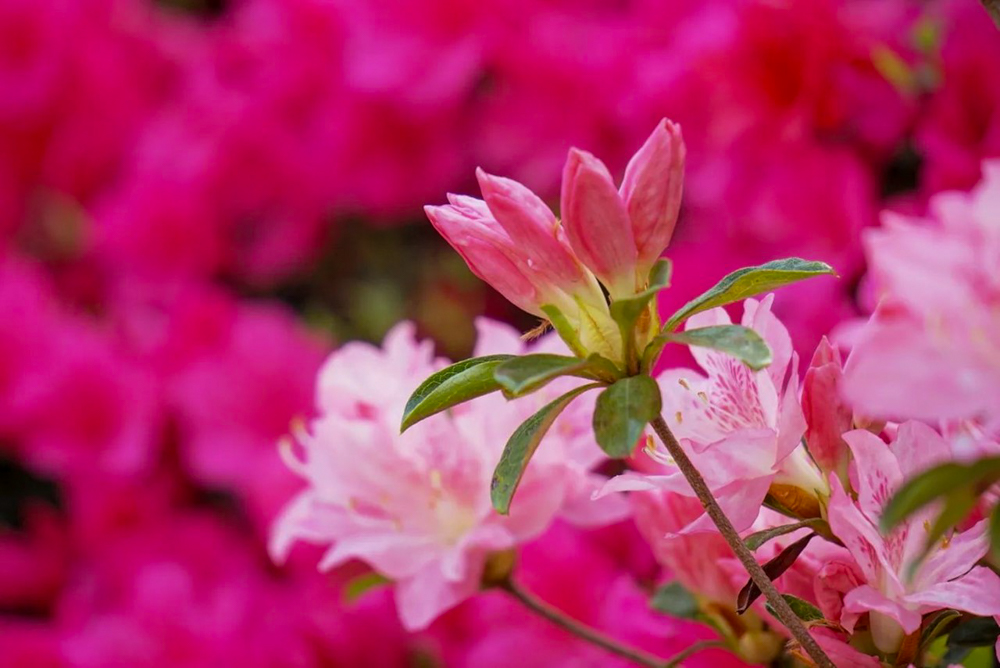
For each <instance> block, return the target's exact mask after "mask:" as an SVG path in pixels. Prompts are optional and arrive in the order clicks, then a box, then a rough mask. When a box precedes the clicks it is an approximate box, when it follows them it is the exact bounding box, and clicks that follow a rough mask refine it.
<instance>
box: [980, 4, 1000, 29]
mask: <svg viewBox="0 0 1000 668" xmlns="http://www.w3.org/2000/svg"><path fill="white" fill-rule="evenodd" d="M980 2H982V3H983V8H984V9H986V13H987V14H989V15H990V18H991V19H993V25H995V26H996V27H997V29H998V30H1000V0H980Z"/></svg>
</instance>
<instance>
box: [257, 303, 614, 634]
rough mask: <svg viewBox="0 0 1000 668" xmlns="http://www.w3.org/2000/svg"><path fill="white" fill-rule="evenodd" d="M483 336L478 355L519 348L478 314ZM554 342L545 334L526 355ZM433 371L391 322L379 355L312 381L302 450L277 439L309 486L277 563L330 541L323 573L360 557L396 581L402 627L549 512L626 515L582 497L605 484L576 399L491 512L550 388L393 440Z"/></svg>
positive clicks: (543, 522) (599, 520)
mask: <svg viewBox="0 0 1000 668" xmlns="http://www.w3.org/2000/svg"><path fill="white" fill-rule="evenodd" d="M479 332H480V345H479V350H478V351H477V352H478V353H479V354H486V353H505V352H524V349H525V345H524V344H523V343H522V342H521V341H520V340H519V338H518V335H517V333H516V332H515V331H514V330H513V329H511V328H509V327H506V326H503V325H499V324H496V323H491V322H489V321H485V320H480V321H479ZM558 345H559V344H558V339H555V338H554V337H552V336H549V337H546V338H545V339H544V340H543V341H542V342H540V343H538V344H535V345H534V346H532V349H533V350H537V349H545V348H546V347H550V348H552V347H554V348H556V349H558ZM442 366H443V363H442V361H441V360H436V359H434V357H433V355H432V352H431V347H430V342H423V343H418V342H416V341H415V340H414V337H413V326H412V325H410V324H403V325H399V326H397V327H396V328H394V329H393V330H392V331H391V332H390V333H389V334H388V335H387V336H386V340H385V343H384V345H383V348H382V349H381V350H380V349H377V348H374V347H372V346H369V345H367V344H360V343H354V344H349V345H347V346H345V347H344V348H343V349H341V350H339V351H337V352H335V353H333V355H331V357H330V359H329V360H328V361H327V362H326V364H325V365H324V367H323V369H322V370H321V372H320V376H319V381H318V386H319V389H318V409H319V411H320V415H319V417H317V418H316V419H315V420H313V421H312V422H311V423H310V424H309V426H308V428H307V429H306V428H302V429H299V430H298V431H297V433H296V434H295V435H296V439H297V441H298V445H299V450H298V451H294V450H293V445H292V444H291V443H286V444H285V454H286V455H287V459H288V463H289V466H290V467H291V468H292V469H293V470H294V471H296V472H297V473H299V474H300V475H301V476H302V477H303V478H304V479H305V480H306V481H307V482H308V484H309V486H308V487H307V489H306V490H305V491H303V492H302V493H301V494H300V495H299V496H298V497H297V498H295V499H294V500H293V501H292V502H291V503H290V504H289V505H288V507H287V508H286V510H285V511H284V513H283V514H282V516H281V517H280V518H279V520H278V522H277V525H276V527H275V529H274V534H273V537H272V542H271V553H272V555H273V556H274V557H275V558H276V559H278V560H282V559H284V558H285V557H286V556H287V555H288V553H289V551H290V549H291V547H292V545H293V543H295V542H297V541H306V542H312V543H320V544H324V545H329V546H330V547H329V549H328V550H327V552H326V554H325V555H324V557H323V558H322V560H321V561H320V564H319V568H320V569H321V570H326V569H330V568H334V567H337V566H340V565H342V564H345V563H347V562H349V561H351V560H353V559H360V560H362V561H364V562H366V563H368V564H369V565H370V566H371V567H372V568H374V569H375V570H376V571H378V572H379V573H381V574H382V575H384V576H385V577H387V578H390V579H392V580H394V581H395V583H396V587H395V595H396V601H397V605H398V609H399V614H400V618H401V619H402V621H403V624H404V626H406V627H407V628H408V629H411V630H416V629H421V628H423V627H425V626H427V625H428V624H429V623H430V622H431V621H433V620H434V619H435V618H436V617H437V616H438V615H439V614H441V613H442V612H443V611H445V610H447V609H449V608H451V607H453V606H455V605H457V604H458V603H460V602H461V601H463V600H464V599H466V598H469V597H470V596H473V595H474V594H475V593H476V592H477V591H479V589H480V586H481V582H482V579H483V574H484V570H485V569H486V568H487V562H488V561H490V560H491V558H492V557H494V556H496V555H501V554H502V553H504V552H507V551H509V550H512V549H513V548H515V547H517V546H518V545H519V544H521V543H524V542H525V541H527V540H530V539H532V538H534V537H536V536H538V535H540V534H541V533H542V532H543V531H544V530H545V529H546V528H547V527H548V526H549V525H550V523H551V522H552V520H553V519H554V518H555V517H556V516H563V517H566V518H567V519H570V520H571V521H574V522H576V523H579V524H583V525H600V524H605V523H609V522H613V521H617V520H619V519H621V518H623V517H624V516H625V515H626V514H627V506H625V504H624V501H623V500H621V499H614V498H612V499H608V500H607V501H608V502H607V503H592V502H591V501H590V496H591V495H592V493H593V492H594V490H595V489H597V487H598V485H599V483H600V481H601V480H602V478H600V477H599V476H597V475H596V474H594V473H591V471H590V469H591V468H592V467H593V466H594V465H595V464H597V463H598V462H599V461H600V460H601V458H602V455H601V454H600V451H599V450H598V449H597V448H595V447H593V443H592V440H591V439H592V436H590V434H589V429H590V420H589V412H590V411H592V410H593V404H590V405H589V407H588V405H587V404H586V403H585V402H579V405H578V406H577V405H574V406H572V407H571V408H570V410H568V411H567V412H566V413H565V414H564V415H563V416H562V417H561V418H560V420H559V421H557V422H556V423H555V425H554V426H553V428H552V430H551V431H550V434H549V437H548V438H546V441H545V443H544V444H543V446H542V447H541V448H540V450H539V452H538V453H537V455H536V456H535V457H534V458H533V459H532V462H531V465H530V466H529V467H528V469H527V471H526V472H525V475H524V478H523V479H522V482H521V485H520V487H519V491H518V498H517V501H516V503H514V504H513V506H512V508H511V512H510V514H509V515H507V516H501V515H498V514H497V513H495V512H494V511H493V509H492V507H491V504H490V480H491V477H492V474H493V468H494V466H495V465H496V463H497V461H498V460H499V458H500V454H501V451H502V449H503V447H504V444H505V443H506V441H507V438H508V436H509V435H510V434H511V433H512V432H513V431H514V430H515V428H516V427H517V425H518V424H520V423H521V422H522V421H523V420H524V419H526V418H527V417H528V416H529V415H530V414H531V413H533V412H534V411H535V410H537V409H538V408H539V407H540V405H541V404H542V403H543V402H547V401H550V400H551V399H552V398H554V396H556V394H550V393H549V392H548V390H546V391H545V392H540V393H537V394H538V395H543V396H537V395H532V397H531V399H530V400H527V401H525V400H521V401H517V402H507V401H505V400H504V399H503V397H501V396H492V397H483V398H481V399H479V400H476V401H473V402H470V403H467V404H463V405H462V406H459V407H456V408H454V409H452V410H451V411H450V412H449V413H448V414H441V415H439V416H436V417H434V418H431V419H428V420H425V421H424V422H422V423H421V424H419V425H417V426H415V427H414V428H412V429H409V430H407V431H406V433H404V434H402V435H401V434H399V420H400V416H401V415H402V410H403V407H404V405H405V402H406V399H407V397H408V395H409V393H410V392H411V391H412V388H413V387H415V386H416V385H417V384H418V383H419V382H420V381H421V380H422V379H423V378H425V377H427V376H428V375H430V374H431V373H432V372H434V371H436V370H437V369H439V368H441V367H442ZM567 382H572V381H567ZM555 385H558V386H560V387H562V388H563V389H565V387H564V386H562V384H561V383H556V384H555ZM551 392H552V393H558V392H560V390H559V387H556V388H553V389H552V390H551ZM536 397H537V398H536ZM546 397H548V398H546Z"/></svg>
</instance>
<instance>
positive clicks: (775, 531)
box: [743, 517, 826, 550]
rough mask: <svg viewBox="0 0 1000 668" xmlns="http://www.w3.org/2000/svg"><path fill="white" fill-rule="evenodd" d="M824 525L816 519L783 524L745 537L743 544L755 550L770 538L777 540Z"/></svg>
mask: <svg viewBox="0 0 1000 668" xmlns="http://www.w3.org/2000/svg"><path fill="white" fill-rule="evenodd" d="M825 525H826V522H825V521H824V520H821V519H820V518H818V517H815V518H813V519H809V520H803V521H801V522H795V523H794V524H784V525H782V526H780V527H772V528H770V529H764V530H763V531H758V532H756V533H752V534H750V535H749V536H747V537H746V538H745V539H744V540H743V542H744V543H746V545H747V547H748V548H750V549H751V550H756V549H757V548H759V547H760V546H761V545H763V544H764V543H766V542H768V541H769V540H771V539H772V538H777V537H778V536H784V535H785V534H789V533H792V532H793V531H798V530H799V529H816V528H819V527H823V526H825Z"/></svg>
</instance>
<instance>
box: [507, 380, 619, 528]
mask: <svg viewBox="0 0 1000 668" xmlns="http://www.w3.org/2000/svg"><path fill="white" fill-rule="evenodd" d="M595 387H600V385H598V384H597V383H591V384H589V385H583V386H581V387H578V388H576V389H575V390H572V391H571V392H567V393H566V394H564V395H562V396H561V397H559V398H558V399H556V400H555V401H553V402H551V403H549V404H546V405H545V406H544V407H543V408H542V409H541V410H540V411H538V412H537V413H535V414H534V415H532V416H531V417H530V418H528V419H527V420H525V421H524V422H522V423H521V426H519V427H518V428H517V429H515V430H514V433H513V434H511V437H510V438H509V439H508V440H507V445H506V446H504V449H503V454H502V455H501V456H500V462H499V463H498V464H497V467H496V469H495V470H494V471H493V481H492V482H491V483H490V500H491V501H492V502H493V507H494V508H495V509H496V510H497V512H498V513H500V514H501V515H506V514H507V513H508V512H509V511H510V502H511V499H512V498H513V497H514V492H515V491H516V490H517V486H518V484H519V483H520V482H521V476H523V475H524V470H525V469H526V468H527V467H528V462H529V461H531V456H532V455H533V454H535V450H537V449H538V444H539V443H541V441H542V437H544V436H545V432H547V431H548V430H549V427H551V426H552V423H553V422H555V420H556V418H557V417H559V414H560V413H562V411H563V409H565V408H566V406H568V405H569V404H570V402H571V401H573V400H574V399H576V398H577V397H578V396H580V395H581V394H583V393H584V392H586V391H587V390H591V389H593V388H595Z"/></svg>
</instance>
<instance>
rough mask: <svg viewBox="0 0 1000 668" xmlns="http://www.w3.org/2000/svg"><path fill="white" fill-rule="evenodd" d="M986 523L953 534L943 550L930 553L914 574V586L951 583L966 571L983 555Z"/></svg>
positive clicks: (987, 545)
mask: <svg viewBox="0 0 1000 668" xmlns="http://www.w3.org/2000/svg"><path fill="white" fill-rule="evenodd" d="M988 523H989V522H988V520H982V521H980V522H977V523H976V525H975V526H973V527H971V528H969V529H967V530H966V531H962V532H956V533H954V534H952V536H951V537H950V538H949V539H948V544H947V546H946V547H940V548H938V549H935V550H933V551H932V552H931V553H930V555H929V556H928V557H927V561H925V562H924V563H923V565H921V567H920V570H919V571H917V575H916V586H917V587H918V588H923V585H922V584H921V583H925V582H926V583H934V582H944V581H947V580H953V579H955V578H957V577H959V576H961V575H963V574H965V573H967V572H969V570H970V569H971V568H972V567H973V566H975V565H976V563H977V562H978V561H979V560H980V559H982V558H983V557H985V556H986V553H987V552H988V551H989V542H988V539H987V536H986V528H987V524H988Z"/></svg>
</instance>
